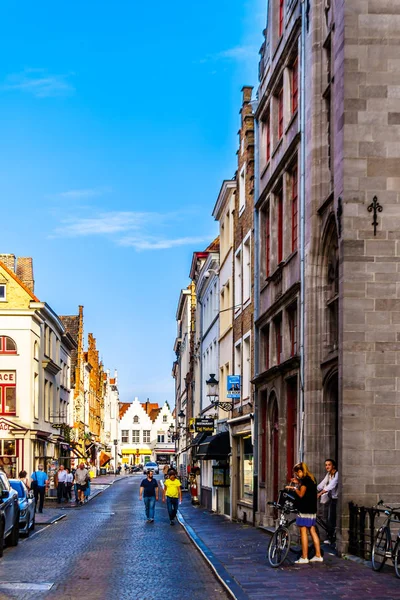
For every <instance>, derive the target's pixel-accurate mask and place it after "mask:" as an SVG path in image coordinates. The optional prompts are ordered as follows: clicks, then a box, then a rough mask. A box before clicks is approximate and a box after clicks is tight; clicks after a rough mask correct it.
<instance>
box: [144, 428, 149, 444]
mask: <svg viewBox="0 0 400 600" xmlns="http://www.w3.org/2000/svg"><path fill="white" fill-rule="evenodd" d="M143 443H144V444H150V431H149V430H147V429H146V430H144V431H143Z"/></svg>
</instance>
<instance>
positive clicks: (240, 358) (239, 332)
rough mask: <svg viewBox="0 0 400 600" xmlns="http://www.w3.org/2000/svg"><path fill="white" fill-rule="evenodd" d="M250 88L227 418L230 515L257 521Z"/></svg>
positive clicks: (241, 154) (237, 220)
mask: <svg viewBox="0 0 400 600" xmlns="http://www.w3.org/2000/svg"><path fill="white" fill-rule="evenodd" d="M252 89H253V88H251V87H244V88H243V90H242V94H243V97H242V107H241V110H240V119H241V121H240V129H239V149H238V152H237V156H238V170H237V173H236V193H235V209H234V213H233V306H232V311H233V356H232V366H233V372H232V373H231V374H235V375H240V376H241V382H242V385H241V396H240V399H238V400H235V405H234V408H233V411H232V413H231V417H232V418H231V419H229V420H228V424H229V427H230V433H231V437H232V455H231V516H232V517H233V518H238V519H242V520H244V521H252V520H253V447H254V436H253V425H252V421H253V394H252V385H251V379H252V377H253V374H254V371H253V353H254V336H253V312H254V305H253V302H254V290H253V282H254V239H253V221H254V219H253V214H254V196H253V192H254V116H253V110H252V105H251V94H252Z"/></svg>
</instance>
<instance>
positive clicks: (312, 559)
mask: <svg viewBox="0 0 400 600" xmlns="http://www.w3.org/2000/svg"><path fill="white" fill-rule="evenodd" d="M310 562H324V559H323V557H322V556H313V557H312V558H310Z"/></svg>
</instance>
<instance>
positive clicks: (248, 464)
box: [242, 435, 253, 500]
mask: <svg viewBox="0 0 400 600" xmlns="http://www.w3.org/2000/svg"><path fill="white" fill-rule="evenodd" d="M242 469H243V470H242V482H243V487H242V498H243V499H244V500H252V498H253V444H252V443H251V435H248V436H246V437H245V438H243V465H242Z"/></svg>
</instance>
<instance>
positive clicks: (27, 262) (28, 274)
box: [16, 256, 35, 294]
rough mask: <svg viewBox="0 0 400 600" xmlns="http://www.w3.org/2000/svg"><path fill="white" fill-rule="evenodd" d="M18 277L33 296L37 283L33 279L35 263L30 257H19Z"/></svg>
mask: <svg viewBox="0 0 400 600" xmlns="http://www.w3.org/2000/svg"><path fill="white" fill-rule="evenodd" d="M16 275H17V277H18V278H19V279H20V280H21V281H22V283H24V284H25V285H26V287H27V288H28V289H29V290H30V291H31V292H32V294H33V293H34V290H35V281H34V279H33V263H32V259H31V258H30V257H23V256H19V257H18V260H17V272H16Z"/></svg>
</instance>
